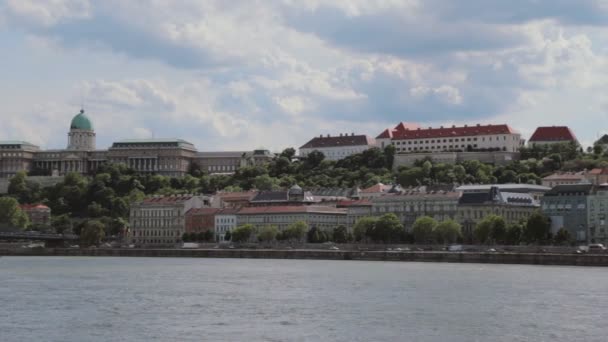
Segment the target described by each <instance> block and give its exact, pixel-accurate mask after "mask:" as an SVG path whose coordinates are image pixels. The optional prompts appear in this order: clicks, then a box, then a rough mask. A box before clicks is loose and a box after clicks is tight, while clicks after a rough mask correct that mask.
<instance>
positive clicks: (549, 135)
mask: <svg viewBox="0 0 608 342" xmlns="http://www.w3.org/2000/svg"><path fill="white" fill-rule="evenodd" d="M559 143H576V144H577V145H578V140H577V139H576V136H574V133H572V131H571V130H570V128H569V127H568V126H550V127H538V128H536V130H535V131H534V133H533V134H532V136H531V137H530V139H529V140H528V145H529V146H539V145H551V144H559Z"/></svg>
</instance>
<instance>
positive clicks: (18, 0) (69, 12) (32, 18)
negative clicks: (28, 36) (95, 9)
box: [5, 0, 91, 26]
mask: <svg viewBox="0 0 608 342" xmlns="http://www.w3.org/2000/svg"><path fill="white" fill-rule="evenodd" d="M5 1H6V3H5V8H6V12H7V13H8V14H9V15H10V16H13V17H15V19H17V20H22V21H24V22H27V23H28V24H30V25H33V26H52V25H55V24H57V23H58V22H60V21H62V20H65V19H85V18H88V17H89V16H90V15H91V4H90V3H89V1H88V0H5Z"/></svg>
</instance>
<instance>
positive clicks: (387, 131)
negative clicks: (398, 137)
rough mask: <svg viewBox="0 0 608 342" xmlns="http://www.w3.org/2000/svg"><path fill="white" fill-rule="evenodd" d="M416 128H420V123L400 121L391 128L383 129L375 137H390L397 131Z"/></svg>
mask: <svg viewBox="0 0 608 342" xmlns="http://www.w3.org/2000/svg"><path fill="white" fill-rule="evenodd" d="M418 128H420V125H418V124H416V123H409V122H400V123H399V124H398V125H397V126H395V128H393V129H390V128H387V129H385V130H384V131H383V132H382V133H380V135H378V136H377V137H376V139H392V138H393V136H394V135H395V134H397V133H399V132H405V131H408V130H411V131H413V130H416V129H418Z"/></svg>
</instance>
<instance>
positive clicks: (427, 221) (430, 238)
mask: <svg viewBox="0 0 608 342" xmlns="http://www.w3.org/2000/svg"><path fill="white" fill-rule="evenodd" d="M437 225H438V223H437V221H436V220H435V219H434V218H432V217H428V216H422V217H419V218H417V219H416V221H415V222H414V225H413V226H412V234H413V235H414V241H415V242H416V243H421V244H425V243H435V238H436V236H435V235H436V234H435V229H436V228H437Z"/></svg>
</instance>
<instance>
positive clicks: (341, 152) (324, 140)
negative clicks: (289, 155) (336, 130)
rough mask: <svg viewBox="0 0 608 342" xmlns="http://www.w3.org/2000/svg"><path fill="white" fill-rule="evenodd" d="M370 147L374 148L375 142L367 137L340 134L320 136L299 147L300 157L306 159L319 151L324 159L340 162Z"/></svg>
mask: <svg viewBox="0 0 608 342" xmlns="http://www.w3.org/2000/svg"><path fill="white" fill-rule="evenodd" d="M372 147H376V141H375V140H374V138H372V137H369V136H367V135H355V133H351V134H347V133H345V134H342V133H340V135H338V136H333V137H332V136H331V135H329V134H328V135H327V136H323V135H320V136H318V137H315V138H312V139H311V140H310V141H309V142H307V143H306V144H304V145H302V146H300V157H302V158H306V156H307V155H308V154H310V153H311V152H313V151H319V152H322V153H323V155H325V159H328V160H340V159H343V158H346V157H348V156H350V155H353V154H357V153H361V152H363V151H365V150H367V149H370V148H372Z"/></svg>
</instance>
